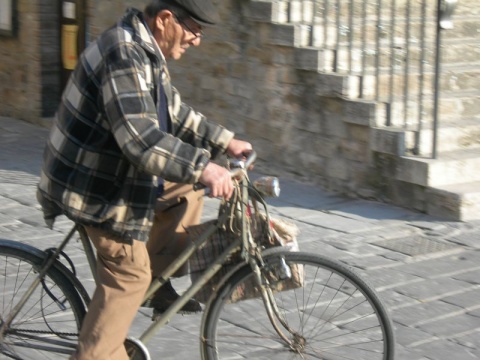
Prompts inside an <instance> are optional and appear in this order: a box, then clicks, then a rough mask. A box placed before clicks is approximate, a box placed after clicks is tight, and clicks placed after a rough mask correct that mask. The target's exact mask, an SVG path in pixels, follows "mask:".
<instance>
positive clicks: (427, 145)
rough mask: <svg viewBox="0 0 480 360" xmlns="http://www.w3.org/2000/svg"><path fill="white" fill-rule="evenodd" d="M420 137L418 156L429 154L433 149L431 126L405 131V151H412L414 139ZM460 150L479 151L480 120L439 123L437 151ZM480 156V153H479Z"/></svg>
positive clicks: (426, 125)
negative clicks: (419, 129)
mask: <svg viewBox="0 0 480 360" xmlns="http://www.w3.org/2000/svg"><path fill="white" fill-rule="evenodd" d="M416 136H420V141H419V143H420V147H419V149H418V151H419V154H424V155H427V154H431V149H432V148H433V126H432V124H431V123H430V124H425V125H424V126H423V128H422V129H421V131H420V135H418V131H415V130H406V131H405V147H406V151H407V152H408V151H410V152H411V151H412V149H413V147H414V144H415V137H416ZM460 149H480V119H478V118H472V119H459V120H458V121H457V122H455V123H440V124H439V127H438V131H437V151H438V152H439V153H443V152H450V151H455V150H460ZM479 156H480V151H479Z"/></svg>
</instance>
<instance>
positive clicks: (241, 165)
mask: <svg viewBox="0 0 480 360" xmlns="http://www.w3.org/2000/svg"><path fill="white" fill-rule="evenodd" d="M256 159H257V153H256V152H255V151H252V152H251V153H250V154H249V155H248V157H247V159H246V160H238V159H234V160H231V161H230V163H231V165H233V166H234V168H233V169H231V170H230V176H231V177H232V178H234V177H236V176H238V175H240V173H241V172H242V171H244V170H245V169H248V168H249V167H250V166H251V165H252V164H253V163H254V162H255V160H256ZM205 188H206V185H204V184H202V183H201V182H197V183H196V184H194V185H193V190H195V191H197V190H201V189H205Z"/></svg>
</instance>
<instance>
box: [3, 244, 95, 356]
mask: <svg viewBox="0 0 480 360" xmlns="http://www.w3.org/2000/svg"><path fill="white" fill-rule="evenodd" d="M44 259H45V253H44V252H42V251H40V250H38V249H36V248H34V247H31V246H28V245H24V244H19V243H15V242H12V241H8V240H2V241H1V242H0V289H2V290H1V293H2V295H0V310H1V323H3V321H4V319H5V317H6V316H8V314H9V313H10V312H11V310H12V309H13V307H14V306H15V305H16V304H17V303H18V301H19V300H20V298H21V297H22V295H23V294H24V293H25V291H26V290H27V288H28V287H29V286H30V284H31V283H32V281H33V280H34V279H35V278H36V277H37V271H38V269H39V268H40V267H41V266H42V264H43V263H44ZM60 266H61V265H60V264H55V263H54V265H53V266H52V267H51V268H50V269H49V270H48V272H47V274H46V276H45V278H44V282H43V283H41V284H40V285H39V286H38V287H37V288H36V289H35V291H34V292H33V293H32V294H31V296H30V297H29V299H28V301H27V303H26V304H25V306H23V308H22V309H21V311H20V313H19V314H18V315H17V316H16V317H15V318H14V320H13V322H12V323H11V324H10V326H9V327H8V328H7V329H6V331H5V332H4V334H3V338H2V340H1V343H0V353H1V354H3V355H4V356H6V357H7V358H10V359H22V360H30V359H32V360H33V359H35V360H40V359H67V358H68V357H69V356H70V355H71V353H73V352H74V350H75V348H76V345H77V342H78V330H79V329H80V326H81V323H82V321H83V318H84V316H85V313H86V311H85V306H84V304H83V302H82V299H81V297H80V296H79V294H78V292H77V291H76V289H75V287H74V285H73V284H72V283H71V281H70V280H69V279H68V278H67V277H66V276H65V275H64V274H62V272H61V270H60Z"/></svg>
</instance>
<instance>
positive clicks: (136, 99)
mask: <svg viewBox="0 0 480 360" xmlns="http://www.w3.org/2000/svg"><path fill="white" fill-rule="evenodd" d="M144 59H145V55H144V54H143V56H142V54H141V52H139V51H138V49H136V48H135V47H134V45H131V44H124V45H123V46H120V47H119V48H118V49H116V50H114V51H111V52H110V53H109V54H107V55H106V56H105V67H104V76H103V83H102V100H103V106H104V109H105V116H106V118H107V120H108V123H109V124H110V126H111V130H112V133H113V136H114V137H115V140H116V142H117V144H118V146H119V147H120V149H121V150H122V152H123V153H124V155H125V156H126V157H127V158H128V159H129V161H130V162H131V163H132V164H133V165H134V166H136V167H137V168H138V169H140V170H141V171H144V172H147V173H151V174H153V175H156V176H159V177H162V178H164V179H165V180H168V181H173V182H182V183H194V182H196V181H198V179H199V177H200V175H201V173H202V171H203V170H204V168H205V165H206V164H207V162H208V161H209V158H210V156H211V154H210V152H209V151H208V150H206V149H202V148H199V147H196V146H194V145H192V144H189V143H186V142H185V141H182V140H181V139H180V138H178V137H174V136H172V135H170V134H167V133H164V132H162V131H161V130H160V129H159V126H158V119H157V111H156V107H155V103H154V99H153V98H152V96H151V93H150V89H149V88H148V86H147V81H146V76H147V74H146V71H148V70H146V69H147V67H146V66H145V64H144V63H143V61H144Z"/></svg>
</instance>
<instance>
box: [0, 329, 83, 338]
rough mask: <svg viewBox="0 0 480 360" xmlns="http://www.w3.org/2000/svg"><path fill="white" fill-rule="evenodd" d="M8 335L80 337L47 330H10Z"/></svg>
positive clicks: (74, 334) (76, 334)
mask: <svg viewBox="0 0 480 360" xmlns="http://www.w3.org/2000/svg"><path fill="white" fill-rule="evenodd" d="M7 333H10V334H13V335H21V334H22V333H32V334H55V335H57V336H60V337H61V336H78V333H63V332H52V331H47V330H17V329H15V330H12V329H10V330H8V331H7Z"/></svg>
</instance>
